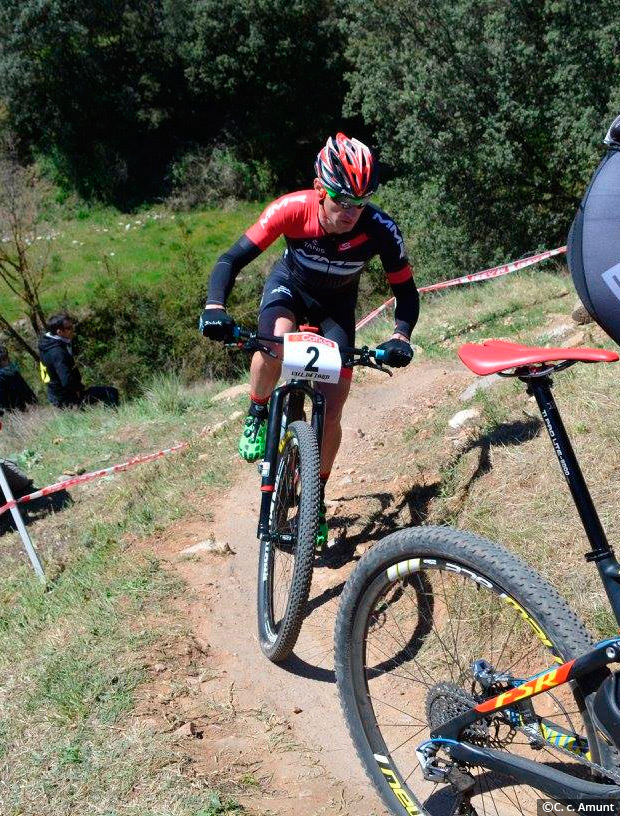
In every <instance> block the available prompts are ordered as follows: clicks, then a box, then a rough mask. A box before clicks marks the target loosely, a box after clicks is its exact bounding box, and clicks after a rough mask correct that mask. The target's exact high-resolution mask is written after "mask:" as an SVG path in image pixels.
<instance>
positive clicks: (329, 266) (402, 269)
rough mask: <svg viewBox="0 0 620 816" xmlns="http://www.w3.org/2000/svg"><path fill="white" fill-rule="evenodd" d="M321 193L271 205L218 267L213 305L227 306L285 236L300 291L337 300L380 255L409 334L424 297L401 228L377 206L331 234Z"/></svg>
mask: <svg viewBox="0 0 620 816" xmlns="http://www.w3.org/2000/svg"><path fill="white" fill-rule="evenodd" d="M320 201H321V199H320V196H319V193H318V191H317V190H300V191H298V192H295V193H289V194H287V195H284V196H281V197H280V198H278V199H276V200H275V201H274V202H273V203H271V204H270V205H269V206H268V207H267V208H266V209H265V210H264V211H263V213H262V215H261V216H260V218H259V219H258V221H257V222H256V223H255V224H253V225H252V226H251V227H250V228H249V229H248V230H247V232H246V233H245V235H244V236H242V237H241V238H240V239H239V241H237V242H236V243H235V244H234V245H233V246H232V247H231V248H230V250H228V252H226V253H224V255H222V256H221V257H220V258H219V260H218V261H217V263H216V265H215V267H214V269H213V273H212V275H211V280H210V282H209V294H208V299H207V303H208V304H219V305H225V304H226V300H227V298H228V295H229V293H230V290H231V289H232V286H233V283H234V280H235V277H236V275H237V273H238V272H239V270H240V269H242V268H243V267H244V266H246V264H248V263H250V261H252V260H254V258H256V257H257V256H258V255H259V254H260V253H261V252H263V250H265V249H267V247H268V246H270V245H271V244H272V243H273V242H274V241H275V240H276V239H277V238H279V237H280V236H284V239H285V240H286V249H285V251H284V255H283V257H282V263H284V265H285V266H286V267H287V268H288V269H289V270H290V273H291V278H292V280H293V282H294V283H296V284H298V285H299V286H300V287H304V288H309V289H311V290H313V291H316V290H322V291H324V292H325V295H326V297H327V296H329V293H330V292H331V293H332V294H331V297H334V296H337V295H336V292H337V290H339V289H342V288H343V287H345V288H348V287H350V286H352V285H356V284H357V281H358V280H359V277H360V275H361V273H362V271H363V269H364V266H365V265H366V263H367V262H368V261H369V260H370V259H371V258H373V257H374V256H376V255H378V256H379V257H380V259H381V262H382V264H383V269H384V270H385V274H386V277H387V280H388V282H389V283H390V286H391V287H392V290H393V292H394V295H395V297H396V317H397V325H398V326H399V331H403V333H405V334H409V333H410V332H411V329H412V328H413V325H414V324H415V322H416V320H417V315H418V296H417V290H416V287H415V284H414V282H413V277H412V274H411V267H410V265H409V260H408V258H407V254H406V250H405V244H404V241H403V238H402V235H401V233H400V230H399V229H398V227H397V225H396V223H395V222H394V221H393V220H392V219H391V218H390V216H389V215H387V214H386V213H384V212H383V211H382V210H380V209H379V208H378V207H376V206H375V205H374V204H368V205H366V207H364V209H363V210H362V213H361V215H360V218H359V220H358V221H357V223H356V224H355V226H354V227H353V228H352V229H351V230H350V231H349V232H347V233H343V234H342V233H341V234H333V233H327V232H326V231H325V229H324V228H323V227H322V225H321V223H320V221H319V207H320V206H321V204H320Z"/></svg>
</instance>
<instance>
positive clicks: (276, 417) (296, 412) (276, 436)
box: [257, 380, 325, 540]
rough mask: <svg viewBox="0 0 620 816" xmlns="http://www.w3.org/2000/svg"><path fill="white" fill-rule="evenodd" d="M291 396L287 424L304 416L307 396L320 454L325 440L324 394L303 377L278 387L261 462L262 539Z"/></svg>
mask: <svg viewBox="0 0 620 816" xmlns="http://www.w3.org/2000/svg"><path fill="white" fill-rule="evenodd" d="M287 396H288V397H289V407H290V408H292V409H293V410H292V414H293V416H292V417H291V418H289V417H287V419H286V424H287V425H288V423H289V422H290V421H293V419H296V418H298V417H300V416H301V412H302V410H303V401H304V398H305V397H308V398H309V399H310V401H311V402H312V419H311V421H310V424H311V426H312V428H313V430H314V432H315V434H316V438H317V442H318V445H319V456H320V453H321V443H322V441H323V425H324V422H325V397H324V396H323V394H321V392H320V391H317V390H316V389H314V388H312V387H311V386H310V385H308V383H306V382H304V381H303V380H291V382H287V383H284V385H281V386H279V387H278V388H276V389H275V390H274V392H273V394H272V395H271V400H270V402H269V416H268V418H267V435H266V445H265V458H264V459H263V461H262V463H261V465H260V474H261V485H260V489H261V494H262V495H261V504H260V513H259V517H258V531H257V537H258V538H259V539H261V540H262V539H265V538H269V536H270V532H269V516H270V512H271V499H272V495H273V491H274V489H275V483H276V474H277V466H278V456H279V454H280V453H281V452H282V450H283V449H284V440H285V439H286V433H284V429H283V427H282V425H283V423H282V418H283V416H284V400H285V398H286V397H287Z"/></svg>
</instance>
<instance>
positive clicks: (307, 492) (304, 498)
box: [257, 421, 320, 663]
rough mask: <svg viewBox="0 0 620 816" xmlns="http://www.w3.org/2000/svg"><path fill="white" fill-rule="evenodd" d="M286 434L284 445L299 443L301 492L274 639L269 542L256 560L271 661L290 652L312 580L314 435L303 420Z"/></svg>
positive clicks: (316, 483)
mask: <svg viewBox="0 0 620 816" xmlns="http://www.w3.org/2000/svg"><path fill="white" fill-rule="evenodd" d="M287 433H290V434H291V435H292V436H291V438H290V439H289V440H288V441H287V443H286V444H287V445H289V444H293V442H292V439H293V438H294V439H295V441H296V443H297V446H298V452H299V470H300V476H301V494H300V499H299V509H298V517H297V543H296V546H295V559H294V565H293V575H292V578H291V586H290V590H289V595H288V601H287V605H286V611H285V612H284V615H283V617H282V620H281V622H280V626H279V628H278V631H277V637H276V639H275V641H274V640H272V639H271V638H270V637H269V631H270V629H271V630H272V631H273V629H274V628H275V627H274V623H275V622H274V621H273V620H270V600H269V597H268V593H267V591H266V590H267V582H266V580H265V570H269V569H271V571H273V559H271V560H270V559H269V547H270V546H273V545H272V544H269V543H268V542H265V541H261V542H260V557H259V562H258V598H257V602H258V633H259V638H260V645H261V649H262V650H263V653H264V654H265V655H266V656H267V657H268V658H269V660H271V661H272V662H274V663H280V662H282V661H283V660H286V658H287V657H288V656H289V655H290V654H291V652H292V651H293V648H294V647H295V643H296V642H297V638H298V637H299V632H300V630H301V626H302V623H303V620H304V616H305V613H306V606H307V603H308V596H309V594H310V584H311V583H312V570H313V566H314V554H315V546H316V533H317V529H318V516H319V502H320V479H319V473H320V456H319V446H318V443H317V439H316V434H315V432H314V430H313V429H312V428H311V427H310V425H308V424H307V423H306V422H303V421H297V422H292V423H291V424H290V425H289V426H288V427H287ZM285 452H286V450H284V451H283V453H282V455H283V456H284V454H285ZM277 489H278V488H277V487H276V494H274V499H275V498H276V496H277ZM270 577H271V578H272V577H273V576H270Z"/></svg>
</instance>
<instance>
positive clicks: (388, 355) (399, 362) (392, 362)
mask: <svg viewBox="0 0 620 816" xmlns="http://www.w3.org/2000/svg"><path fill="white" fill-rule="evenodd" d="M379 349H381V350H382V351H384V352H385V356H384V357H382V358H381V360H380V361H379V362H381V363H385V365H387V366H392V367H393V368H401V367H403V366H406V365H409V363H410V362H411V361H412V360H413V349H412V348H411V346H410V345H409V343H406V342H405V341H404V340H396V339H395V338H392V339H391V340H386V341H385V343H380V344H379V345H378V346H377V350H379Z"/></svg>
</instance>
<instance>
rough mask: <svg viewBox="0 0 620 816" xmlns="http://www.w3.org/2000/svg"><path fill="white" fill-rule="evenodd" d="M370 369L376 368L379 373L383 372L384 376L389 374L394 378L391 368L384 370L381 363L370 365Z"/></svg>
mask: <svg viewBox="0 0 620 816" xmlns="http://www.w3.org/2000/svg"><path fill="white" fill-rule="evenodd" d="M368 367H369V368H376V369H377V371H382V372H383V373H384V374H389V375H390V377H392V376H393V372H392V371H391V370H390V369H389V368H384V367H383V366H382V365H381V363H376V362H375V363H368Z"/></svg>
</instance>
